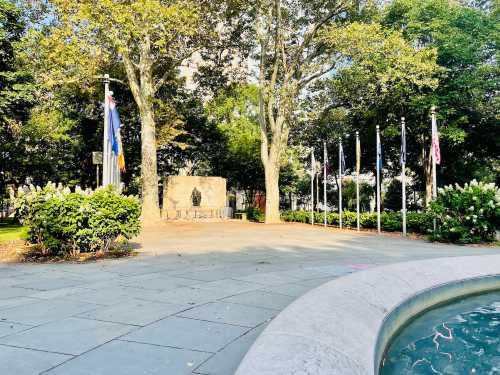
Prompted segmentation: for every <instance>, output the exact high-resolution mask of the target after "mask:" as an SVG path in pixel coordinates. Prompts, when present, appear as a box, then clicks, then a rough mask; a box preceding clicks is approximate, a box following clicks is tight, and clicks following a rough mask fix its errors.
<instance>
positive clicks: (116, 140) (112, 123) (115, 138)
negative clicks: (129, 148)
mask: <svg viewBox="0 0 500 375" xmlns="http://www.w3.org/2000/svg"><path fill="white" fill-rule="evenodd" d="M108 103H109V138H110V143H111V149H112V150H113V153H114V154H115V156H116V158H117V161H118V168H120V171H122V172H125V157H124V156H123V146H122V139H121V134H120V128H121V125H122V124H121V122H120V116H119V114H118V110H117V109H116V103H115V101H114V99H113V97H112V96H111V95H109V97H108Z"/></svg>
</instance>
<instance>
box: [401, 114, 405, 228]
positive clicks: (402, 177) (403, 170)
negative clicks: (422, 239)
mask: <svg viewBox="0 0 500 375" xmlns="http://www.w3.org/2000/svg"><path fill="white" fill-rule="evenodd" d="M405 126H406V124H405V118H404V117H401V189H402V192H403V194H402V196H403V198H402V199H403V202H402V211H403V236H405V237H406V127H405Z"/></svg>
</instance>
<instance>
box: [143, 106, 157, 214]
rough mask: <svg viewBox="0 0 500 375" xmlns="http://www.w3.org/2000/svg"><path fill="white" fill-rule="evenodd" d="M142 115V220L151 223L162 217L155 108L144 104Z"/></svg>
mask: <svg viewBox="0 0 500 375" xmlns="http://www.w3.org/2000/svg"><path fill="white" fill-rule="evenodd" d="M140 116H141V156H142V160H141V179H142V215H141V216H142V220H143V222H144V223H151V222H155V221H158V220H160V219H161V217H160V208H159V204H158V171H157V162H156V160H157V155H156V129H155V121H154V116H153V108H149V107H148V106H144V107H143V108H141V109H140Z"/></svg>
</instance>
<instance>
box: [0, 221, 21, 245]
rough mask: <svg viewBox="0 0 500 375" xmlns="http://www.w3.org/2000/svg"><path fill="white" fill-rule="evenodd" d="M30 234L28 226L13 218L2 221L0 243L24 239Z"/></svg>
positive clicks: (0, 223) (0, 222)
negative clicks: (12, 219)
mask: <svg viewBox="0 0 500 375" xmlns="http://www.w3.org/2000/svg"><path fill="white" fill-rule="evenodd" d="M27 235H28V228H27V227H24V226H22V225H21V224H18V223H16V222H13V221H11V220H7V221H0V244H6V243H9V242H13V241H17V240H24V239H26V237H27Z"/></svg>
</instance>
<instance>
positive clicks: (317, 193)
mask: <svg viewBox="0 0 500 375" xmlns="http://www.w3.org/2000/svg"><path fill="white" fill-rule="evenodd" d="M314 172H315V173H314V176H315V178H316V207H315V210H314V212H316V210H318V212H319V175H320V174H321V167H320V170H319V171H317V172H316V168H314Z"/></svg>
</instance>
